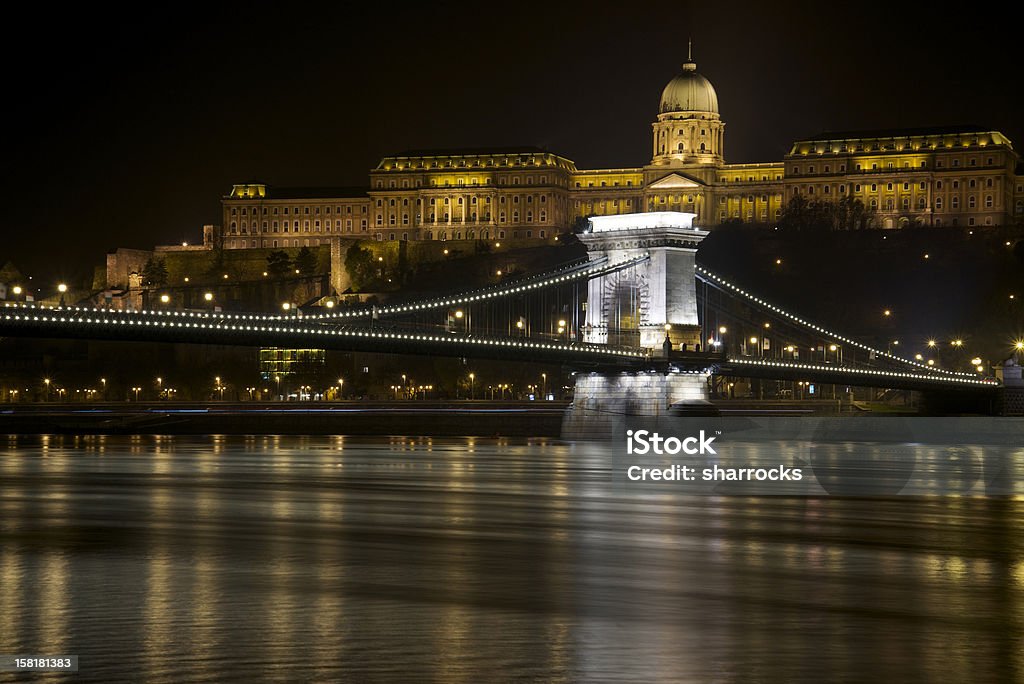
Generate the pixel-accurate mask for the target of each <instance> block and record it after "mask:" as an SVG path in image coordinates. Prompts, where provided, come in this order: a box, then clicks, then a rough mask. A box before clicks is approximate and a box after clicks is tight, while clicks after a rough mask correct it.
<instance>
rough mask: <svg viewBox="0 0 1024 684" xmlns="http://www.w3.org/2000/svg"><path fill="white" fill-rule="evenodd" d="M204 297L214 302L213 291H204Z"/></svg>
mask: <svg viewBox="0 0 1024 684" xmlns="http://www.w3.org/2000/svg"><path fill="white" fill-rule="evenodd" d="M203 299H205V300H206V301H208V302H212V301H213V293H212V292H205V293H203Z"/></svg>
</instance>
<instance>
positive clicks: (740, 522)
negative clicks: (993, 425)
mask: <svg viewBox="0 0 1024 684" xmlns="http://www.w3.org/2000/svg"><path fill="white" fill-rule="evenodd" d="M4 439H6V441H5V442H0V654H33V655H65V654H73V655H77V656H79V661H78V663H79V665H78V667H79V672H78V674H77V675H66V674H62V675H47V676H41V675H32V676H31V677H32V679H31V680H32V681H37V680H52V681H63V680H67V681H76V682H122V681H123V682H140V681H145V682H180V681H207V682H225V681H228V682H253V681H281V682H292V681H320V682H326V681H423V682H483V681H511V680H515V681H535V680H537V681H550V682H562V681H564V682H577V681H579V682H596V681H624V680H635V681H643V682H661V681H664V682H677V681H692V682H744V683H745V682H815V683H817V682H822V681H851V682H864V681H880V682H909V681H946V682H967V681H970V682H996V681H1021V680H1022V679H1024V643H1022V634H1024V632H1022V625H1024V502H1022V501H1021V500H1019V497H1018V498H1017V499H1015V498H1013V497H990V498H986V497H972V496H965V497H964V496H961V497H953V496H935V497H929V496H892V497H875V498H867V497H825V496H762V497H749V496H690V497H684V496H673V495H671V494H666V493H665V492H664V491H662V490H651V489H644V488H641V487H638V488H635V489H630V488H629V487H628V486H624V485H622V484H621V483H616V482H615V481H613V478H612V477H611V476H610V469H611V467H612V458H611V454H610V453H609V451H608V449H607V448H601V447H597V446H594V445H585V444H566V443H559V442H554V441H544V440H536V441H522V440H521V441H498V440H474V439H428V438H400V437H394V438H365V437H361V438H351V437H350V438H342V437H262V436H261V437H248V438H247V437H207V438H200V437H148V436H142V437H128V436H118V437H100V436H90V437H18V438H14V437H11V438H4ZM19 678H20V679H19ZM28 680H29V679H28V675H15V674H0V681H28Z"/></svg>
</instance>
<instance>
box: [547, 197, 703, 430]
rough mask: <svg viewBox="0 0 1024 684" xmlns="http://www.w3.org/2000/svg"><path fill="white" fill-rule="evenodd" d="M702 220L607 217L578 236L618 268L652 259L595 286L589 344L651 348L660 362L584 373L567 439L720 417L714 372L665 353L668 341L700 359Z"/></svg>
mask: <svg viewBox="0 0 1024 684" xmlns="http://www.w3.org/2000/svg"><path fill="white" fill-rule="evenodd" d="M695 216H696V215H695V214H691V213H683V212H672V211H666V212H651V213H642V214H624V215H621V216H601V217H596V218H592V219H590V230H589V231H587V232H586V233H583V234H581V235H580V236H579V238H580V240H581V241H582V242H583V244H585V245H586V247H587V252H588V254H589V256H590V259H591V260H592V261H593V260H596V259H599V258H601V257H607V258H608V262H609V263H612V264H615V263H620V262H624V261H628V260H632V259H637V258H639V257H643V256H644V255H649V258H648V259H647V260H646V261H642V262H640V263H639V264H637V265H635V266H632V267H630V268H626V269H623V270H620V271H614V272H610V273H606V274H603V275H600V276H597V277H595V278H592V279H591V280H590V283H589V286H588V292H587V317H586V323H585V326H584V338H585V340H586V341H587V342H590V343H595V344H614V345H626V346H639V347H643V348H646V349H650V350H651V351H652V354H651V356H652V357H653V358H652V362H653V363H652V367H651V368H648V369H643V370H630V371H623V370H615V369H608V370H599V371H597V370H595V371H590V372H579V373H577V374H576V390H575V394H574V397H573V404H572V406H571V407H570V409H569V410H568V411H567V412H566V415H565V419H564V420H563V423H562V436H563V437H565V438H567V439H604V438H611V437H615V436H617V433H618V432H622V424H623V421H624V420H627V419H628V417H629V416H635V417H644V418H648V419H652V418H653V419H656V420H662V419H663V420H667V421H671V420H672V418H673V417H675V416H680V415H714V414H715V413H716V411H715V409H714V407H713V406H712V405H711V404H710V402H709V401H708V400H707V399H708V397H707V380H708V370H707V369H706V368H702V367H701V366H700V365H699V363H698V361H699V360H694V361H693V362H692V363H690V364H688V367H685V368H683V367H680V365H681V364H679V363H677V362H676V359H673V358H671V357H669V358H666V357H665V351H664V349H665V346H666V345H665V339H666V337H667V338H668V339H669V340H670V341H671V342H672V349H673V350H674V351H675V352H679V351H682V350H683V349H684V347H683V345H685V350H686V351H689V352H694V351H696V350H697V349H698V347H697V345H698V344H700V340H701V330H700V324H699V320H698V318H697V285H696V278H695V274H694V265H695V264H694V260H695V257H696V254H697V248H698V247H699V246H700V243H701V241H702V240H703V239H704V238H705V237H706V236H707V234H708V233H707V231H704V230H699V229H698V228H695V227H694V226H693V219H694V217H695ZM624 312H625V313H624ZM659 357H660V358H659ZM694 363H698V365H696V366H695V365H694Z"/></svg>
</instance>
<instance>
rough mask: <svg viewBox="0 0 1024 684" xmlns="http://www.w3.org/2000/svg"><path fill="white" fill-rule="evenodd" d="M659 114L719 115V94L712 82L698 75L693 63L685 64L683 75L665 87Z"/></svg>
mask: <svg viewBox="0 0 1024 684" xmlns="http://www.w3.org/2000/svg"><path fill="white" fill-rule="evenodd" d="M658 111H659V112H661V113H662V114H665V113H666V112H714V113H715V114H718V94H717V93H715V89H714V87H713V86H712V85H711V82H710V81H709V80H708V79H706V78H704V77H703V76H701V75H700V74H698V73H697V65H696V64H694V63H693V62H691V61H687V62H685V63H684V64H683V73H681V74H679V75H678V76H676V77H675V78H673V79H672V80H671V81H669V82H668V85H667V86H665V90H664V91H662V93H661V107H660V108H659V109H658Z"/></svg>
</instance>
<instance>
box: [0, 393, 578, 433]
mask: <svg viewBox="0 0 1024 684" xmlns="http://www.w3.org/2000/svg"><path fill="white" fill-rule="evenodd" d="M567 405H568V403H567V402H554V401H548V402H536V401H532V402H512V401H509V402H472V401H460V402H431V401H409V402H363V401H359V402H355V401H353V402H347V401H343V402H330V403H327V402H294V403H261V402H248V403H215V404H210V403H186V402H174V403H173V404H166V403H145V402H140V403H128V404H123V403H121V404H22V405H19V404H11V405H6V406H4V408H2V409H0V433H6V434H168V435H210V434H223V435H246V434H275V435H336V434H343V435H402V434H404V435H430V436H439V437H440V436H469V437H558V435H559V432H560V431H561V427H562V415H563V413H564V412H565V409H566V406H567Z"/></svg>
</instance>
